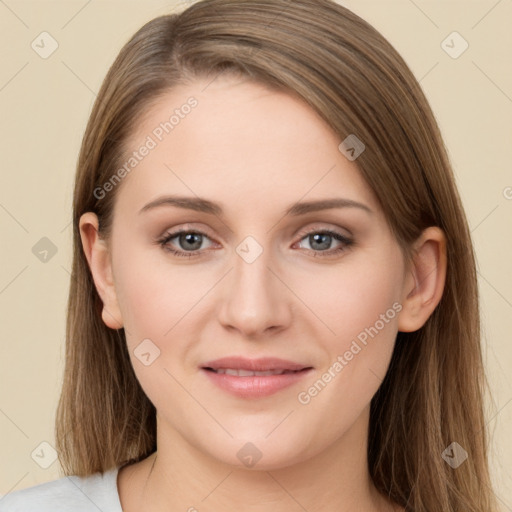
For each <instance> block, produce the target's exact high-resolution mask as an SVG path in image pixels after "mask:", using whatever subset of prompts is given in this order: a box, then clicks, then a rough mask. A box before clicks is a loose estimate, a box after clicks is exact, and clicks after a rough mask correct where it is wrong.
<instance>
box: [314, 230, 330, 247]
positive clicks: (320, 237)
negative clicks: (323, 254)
mask: <svg viewBox="0 0 512 512" xmlns="http://www.w3.org/2000/svg"><path fill="white" fill-rule="evenodd" d="M312 238H313V242H314V243H317V242H318V240H320V242H319V243H320V245H321V247H317V248H318V249H328V248H329V241H330V238H331V235H328V234H321V233H317V234H315V235H312ZM322 238H327V242H325V241H324V243H323V244H322V242H321V239H322ZM311 247H313V248H314V246H313V244H311Z"/></svg>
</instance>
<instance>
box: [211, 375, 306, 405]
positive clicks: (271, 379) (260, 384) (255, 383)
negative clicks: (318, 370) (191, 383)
mask: <svg viewBox="0 0 512 512" xmlns="http://www.w3.org/2000/svg"><path fill="white" fill-rule="evenodd" d="M312 370H313V369H312V368H308V369H306V370H300V371H298V372H293V373H282V374H280V375H253V376H249V377H238V376H237V375H227V374H225V373H216V372H214V371H211V370H206V369H204V368H201V371H202V372H204V373H206V375H207V376H208V378H209V379H211V380H212V382H213V383H214V384H216V385H217V386H219V387H220V388H222V389H223V390H225V391H227V392H228V393H231V394H232V395H235V396H237V397H240V398H262V397H266V396H269V395H273V394H274V393H277V392H278V391H280V390H282V389H284V388H287V387H289V386H291V385H293V384H295V383H296V382H299V381H300V380H301V379H303V378H304V377H305V376H306V375H309V374H310V373H311V371H312Z"/></svg>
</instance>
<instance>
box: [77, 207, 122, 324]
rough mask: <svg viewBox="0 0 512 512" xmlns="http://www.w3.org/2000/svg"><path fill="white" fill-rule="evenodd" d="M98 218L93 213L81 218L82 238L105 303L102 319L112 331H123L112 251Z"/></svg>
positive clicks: (99, 292)
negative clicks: (104, 237) (113, 272)
mask: <svg viewBox="0 0 512 512" xmlns="http://www.w3.org/2000/svg"><path fill="white" fill-rule="evenodd" d="M98 226H99V223H98V217H97V215H96V214H94V213H92V212H87V213H84V214H83V215H82V216H81V217H80V237H81V239H82V246H83V248H84V253H85V256H86V258H87V262H88V263H89V268H90V269H91V273H92V277H93V280H94V284H95V285H96V290H97V291H98V294H99V296H100V297H101V300H102V302H103V311H102V313H101V317H102V318H103V322H105V324H106V325H107V326H108V327H110V328H111V329H121V328H122V327H123V319H122V315H121V311H120V309H119V304H118V301H117V295H116V290H115V287H114V280H113V274H112V262H111V260H110V250H109V248H108V244H107V242H106V240H104V239H102V238H101V235H100V234H99V231H98Z"/></svg>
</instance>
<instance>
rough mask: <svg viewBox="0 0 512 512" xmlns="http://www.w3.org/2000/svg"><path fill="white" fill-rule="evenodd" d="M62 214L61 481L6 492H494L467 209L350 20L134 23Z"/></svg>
mask: <svg viewBox="0 0 512 512" xmlns="http://www.w3.org/2000/svg"><path fill="white" fill-rule="evenodd" d="M73 220H74V260H73V273H72V281H71V289H70V297H69V310H68V326H67V342H66V368H65V382H64V387H63V390H62V395H61V400H60V403H59V408H58V414H57V421H56V434H57V447H58V452H59V458H60V462H61V464H62V466H63V468H64V472H65V475H68V476H69V478H62V479H59V480H57V481H54V482H49V483H47V484H42V485H40V486H36V487H33V488H30V489H25V490H22V491H18V492H16V493H11V495H9V496H7V497H6V498H4V499H3V500H2V501H0V510H18V508H15V507H16V506H18V507H25V508H26V509H27V510H28V509H30V510H64V509H68V508H69V507H70V506H71V505H73V507H74V508H73V509H74V510H84V511H85V510H97V508H100V509H101V510H103V511H104V512H107V511H116V512H119V511H121V509H122V510H124V511H125V512H131V511H135V510H141V509H143V510H145V511H149V512H153V511H159V510H189V511H193V510H199V511H201V510H212V511H217V510H221V509H222V510H240V509H241V510H249V511H259V510H263V509H265V510H266V509H268V508H271V509H272V510H273V511H278V512H280V511H285V510H286V511H290V510H308V511H314V510H322V511H331V510H332V511H334V510H336V511H342V512H349V511H356V510H364V511H366V512H368V511H370V512H373V511H379V512H384V511H386V512H387V511H391V510H394V511H398V510H400V511H415V512H427V511H428V512H432V511H439V512H441V511H442V512H446V511H453V512H455V511H461V510H465V511H467V512H477V511H478V512H482V511H484V510H485V511H497V510H498V508H497V504H496V501H495V497H494V494H493V492H492V488H491V482H490V478H489V470H488V462H487V452H486V450H487V431H486V428H485V421H484V416H483V395H484V391H485V389H486V386H487V384H486V380H485V376H484V372H483V365H482V359H481V352H480V350H481V349H480V332H479V328H480V326H479V309H478V308H479V305H478V296H477V282H476V271H475V261H474V252H473V247H472V244H471V239H470V235H469V230H468V225H467V221H466V217H465V214H464V210H463V207H462V204H461V201H460V198H459V195H458V192H457V190H456V186H455V181H454V177H453V173H452V170H451V167H450V163H449V160H448V157H447V154H446V151H445V148H444V145H443V142H442V139H441V135H440V133H439V129H438V126H437V124H436V121H435V118H434V116H433V114H432V112H431V110H430V107H429V105H428V103H427V100H426V99H425V96H424V94H423V93H422V91H421V89H420V87H419V85H418V83H417V81H416V80H415V78H414V77H413V75H412V73H411V72H410V70H409V69H408V67H407V66H406V64H405V63H404V61H403V60H402V58H401V57H400V56H399V55H398V54H397V52H396V51H395V50H394V49H393V48H392V47H391V45H390V44H389V43H388V42H387V41H386V40H385V39H384V38H383V37H382V36H381V35H380V34H379V33H378V32H377V31H376V30H375V29H374V28H372V27H371V26H370V25H368V24H367V23H366V22H365V21H363V20H362V19H360V18H359V17H358V16H356V15H355V14H353V13H351V12H350V11H349V10H347V9H346V8H344V7H342V6H340V5H338V4H336V3H334V2H332V1H330V0H320V1H311V0H297V1H295V2H293V3H290V2H288V1H285V0H256V1H254V0H250V1H248V0H203V1H201V2H199V3H197V4H195V5H193V6H191V7H190V8H188V9H187V10H185V11H184V12H183V13H181V14H179V15H170V16H162V17H159V18H156V19H154V20H152V21H151V22H149V23H147V24H146V25H145V26H144V27H142V28H141V29H140V30H139V31H138V32H137V33H136V34H135V35H134V36H133V38H132V39H131V40H130V41H129V42H128V43H127V44H126V45H125V47H124V48H123V49H122V50H121V52H120V54H119V56H118V57H117V59H116V61H115V62H114V64H113V66H112V68H111V69H110V71H109V73H108V75H107V77H106V78H105V81H104V84H103V86H102V88H101V91H100V93H99V94H98V97H97V100H96V103H95V105H94V109H93V112H92V114H91V117H90V120H89V123H88V126H87V129H86V133H85V136H84V139H83V144H82V149H81V153H80V158H79V163H78V169H77V176H76V184H75V196H74V217H73ZM188 244H192V247H190V246H188ZM318 244H319V245H318ZM2 507H3V508H2ZM19 509H23V510H24V508H19Z"/></svg>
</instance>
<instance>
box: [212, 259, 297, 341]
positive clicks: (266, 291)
mask: <svg viewBox="0 0 512 512" xmlns="http://www.w3.org/2000/svg"><path fill="white" fill-rule="evenodd" d="M241 254H243V253H241ZM233 262H234V263H233V266H234V268H233V269H232V271H231V272H230V273H229V275H228V276H226V282H225V287H226V288H225V289H224V291H223V293H224V300H223V301H222V305H221V308H220V312H219V321H220V322H221V323H222V325H223V326H224V327H225V328H226V329H230V330H234V329H236V330H238V331H239V332H240V335H241V336H243V337H247V338H257V337H259V336H263V335H266V334H268V333H267V331H275V332H278V331H280V330H282V329H284V328H286V326H287V325H289V323H290V321H291V317H292V308H291V303H290V301H291V300H292V297H293V293H291V291H290V290H289V288H288V287H287V285H286V282H285V281H286V279H283V277H282V276H281V275H280V274H282V272H280V271H279V265H277V264H276V263H275V260H274V261H272V260H271V258H270V257H269V251H266V250H264V251H263V252H262V253H261V254H260V255H259V256H257V257H256V259H254V261H251V260H250V259H245V258H244V257H243V256H240V254H238V253H236V252H235V253H234V255H233ZM274 267H275V268H274Z"/></svg>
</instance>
